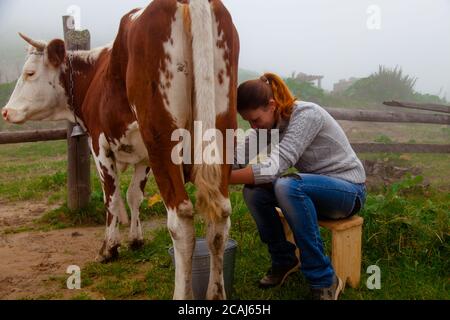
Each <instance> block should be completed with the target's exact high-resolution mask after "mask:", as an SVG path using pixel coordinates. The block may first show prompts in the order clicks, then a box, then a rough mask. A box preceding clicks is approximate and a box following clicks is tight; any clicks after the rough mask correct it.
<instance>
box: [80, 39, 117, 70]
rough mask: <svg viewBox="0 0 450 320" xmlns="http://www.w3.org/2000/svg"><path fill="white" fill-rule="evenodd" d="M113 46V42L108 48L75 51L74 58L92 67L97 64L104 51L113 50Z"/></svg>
mask: <svg viewBox="0 0 450 320" xmlns="http://www.w3.org/2000/svg"><path fill="white" fill-rule="evenodd" d="M112 46H113V42H111V43H109V44H107V45H106V46H103V47H98V48H94V49H92V50H80V51H73V52H72V54H73V55H74V57H76V58H78V59H80V60H81V61H83V62H85V63H88V64H91V65H92V64H95V63H96V62H97V60H98V58H99V57H100V54H101V53H102V52H103V51H104V50H111V49H112Z"/></svg>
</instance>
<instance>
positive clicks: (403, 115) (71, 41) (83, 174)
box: [0, 16, 450, 210]
mask: <svg viewBox="0 0 450 320" xmlns="http://www.w3.org/2000/svg"><path fill="white" fill-rule="evenodd" d="M72 22H73V18H72V17H70V16H64V17H63V26H64V39H65V41H66V46H67V49H68V50H88V49H89V48H90V35H89V31H87V30H85V31H75V30H73V29H72V28H70V25H71V24H72ZM384 104H385V105H387V106H392V107H401V108H409V109H417V110H427V111H434V112H439V113H445V114H437V113H435V114H430V113H414V112H381V111H367V110H349V109H336V108H326V109H327V110H328V112H329V113H330V114H331V115H332V116H333V117H334V118H335V119H336V120H346V121H364V122H385V123H421V124H436V125H450V116H449V115H447V114H448V113H450V106H443V105H436V104H417V103H407V102H398V101H392V102H385V103H384ZM72 128H73V125H72V124H68V128H67V129H59V130H40V131H27V132H1V133H0V145H2V144H14V143H27V142H37V141H56V140H67V142H68V153H67V154H68V205H69V208H70V209H72V210H77V209H81V208H84V207H85V206H86V205H87V204H88V203H89V201H90V194H91V185H90V151H89V147H88V143H87V137H86V136H84V137H77V138H71V137H70V134H71V132H72ZM352 146H353V148H354V149H355V151H356V152H358V153H383V152H386V153H450V144H445V145H434V144H382V143H353V144H352Z"/></svg>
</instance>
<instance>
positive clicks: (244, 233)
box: [0, 142, 450, 300]
mask: <svg viewBox="0 0 450 320" xmlns="http://www.w3.org/2000/svg"><path fill="white" fill-rule="evenodd" d="M360 156H361V158H364V159H373V160H376V159H382V160H386V161H389V162H393V163H395V164H397V165H399V166H420V167H421V169H422V175H423V176H424V177H426V183H424V182H421V179H420V178H417V180H416V179H414V178H409V179H406V180H405V181H403V182H401V183H397V184H394V185H390V186H387V187H380V188H378V189H377V190H372V191H371V194H370V196H369V197H368V201H367V205H366V208H365V210H364V212H362V214H361V215H362V216H363V217H364V218H365V228H364V235H363V237H364V241H363V270H362V271H363V272H362V282H361V287H360V288H358V289H347V290H346V291H345V293H344V295H343V296H342V299H450V292H449V287H448V285H449V283H448V279H449V275H450V274H449V272H448V270H450V265H449V261H450V256H449V228H448V226H449V225H450V223H449V222H450V221H449V219H450V217H449V210H448V208H450V196H449V191H450V187H449V184H448V179H449V176H448V173H449V172H450V161H449V160H450V156H449V155H431V154H425V155H401V154H362V155H360ZM0 161H2V163H3V164H4V165H3V166H2V167H0V181H1V184H0V200H2V201H7V202H13V201H25V200H39V199H40V200H45V199H49V200H50V201H55V199H58V201H61V202H62V203H63V202H64V199H65V192H66V191H65V183H66V176H65V174H64V172H65V170H64V169H65V165H66V162H65V143H64V142H49V143H36V144H27V145H16V146H1V147H0ZM92 169H93V171H92V185H93V190H94V191H93V196H92V203H91V206H90V207H89V208H88V209H87V210H85V211H80V212H76V213H74V212H70V210H68V209H67V207H66V206H65V205H62V206H61V207H60V208H58V209H57V210H54V211H51V212H48V213H47V214H46V215H45V216H44V217H43V218H42V219H41V220H40V221H39V222H38V225H39V226H40V228H42V230H44V231H45V230H48V229H54V228H56V229H58V228H66V227H70V226H75V225H77V226H78V225H96V224H103V223H104V207H103V204H102V194H101V192H100V184H99V181H98V178H97V175H96V173H95V171H94V168H92ZM130 179H131V171H127V172H126V174H125V175H124V176H123V178H122V193H123V194H125V190H126V187H127V185H128V183H129V181H130ZM231 190H232V193H231V201H232V204H233V216H232V228H231V238H233V239H235V240H236V241H237V242H238V243H239V248H238V254H237V261H236V272H235V292H234V294H233V297H232V298H233V299H261V300H266V299H288V300H290V299H294V300H297V299H307V298H308V297H309V293H308V287H307V283H306V281H305V279H304V278H303V276H302V275H301V274H296V275H293V276H292V277H291V278H290V279H289V281H288V282H287V283H286V285H285V286H284V287H283V288H279V289H271V290H267V291H263V290H260V289H259V288H258V286H257V281H258V280H259V279H260V278H261V277H262V276H263V274H264V273H265V271H266V270H267V268H268V266H269V264H270V259H269V255H268V252H267V250H266V248H265V247H264V245H263V244H262V243H261V241H260V239H259V235H258V232H257V230H256V226H255V224H254V222H253V220H252V218H251V217H250V215H249V214H248V209H247V207H246V206H245V204H244V202H243V199H242V195H241V189H240V188H239V187H233V188H231ZM188 191H189V193H190V195H191V196H193V193H194V189H193V187H192V186H189V187H188ZM156 192H157V188H156V185H155V183H154V181H153V180H151V181H150V182H149V184H148V186H147V189H146V194H147V196H151V195H153V194H155V193H156ZM52 199H53V200H52ZM141 209H142V210H141V211H142V212H143V216H144V220H145V219H151V218H153V217H155V216H158V217H160V216H162V215H164V214H165V209H164V206H163V205H162V204H157V205H155V206H148V203H147V202H144V203H143V205H142V208H141ZM29 230H30V229H29V227H25V228H22V229H20V228H19V229H18V230H13V231H11V232H25V231H29ZM196 230H197V231H196V232H197V235H198V236H202V235H204V232H205V226H204V225H203V224H202V222H201V219H197V220H196ZM323 236H324V239H325V246H326V248H327V250H329V248H330V235H329V233H328V232H327V231H326V230H323ZM146 239H152V240H151V241H148V242H147V243H146V244H145V246H144V248H143V249H142V250H140V251H138V252H132V251H129V250H127V249H123V250H122V251H121V259H120V260H119V261H118V262H114V263H111V264H108V265H101V264H97V263H90V264H88V265H87V266H86V267H85V268H84V269H83V270H82V281H83V282H82V289H83V291H82V292H80V293H78V294H77V295H75V296H73V297H72V299H75V300H88V299H97V298H98V297H104V298H106V299H156V300H161V299H164V300H165V299H171V297H172V293H173V283H174V267H173V264H172V262H171V258H170V256H169V254H168V249H169V248H170V246H171V240H170V237H169V234H168V232H167V230H166V229H165V228H162V229H160V230H157V231H155V232H152V233H151V234H149V233H147V234H146ZM328 252H329V251H328ZM255 261H256V262H257V263H255ZM371 265H378V266H379V267H380V268H381V272H382V289H381V290H374V291H371V290H368V289H367V288H366V286H365V281H366V279H367V277H368V276H369V275H368V274H366V273H365V271H366V269H367V268H368V267H369V266H371ZM64 279H66V278H65V277H64V276H61V279H59V278H58V277H56V278H55V279H54V281H58V282H61V290H63V287H64V286H63V285H64V283H63V282H64V281H63V280H64ZM58 297H60V295H58V294H52V295H48V296H45V297H44V296H42V297H40V298H41V299H44V298H48V299H57V298H58Z"/></svg>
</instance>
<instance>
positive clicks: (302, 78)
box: [292, 72, 325, 89]
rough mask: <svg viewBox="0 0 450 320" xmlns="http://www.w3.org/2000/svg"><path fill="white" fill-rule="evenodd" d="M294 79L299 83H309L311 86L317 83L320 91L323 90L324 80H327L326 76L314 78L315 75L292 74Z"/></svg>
mask: <svg viewBox="0 0 450 320" xmlns="http://www.w3.org/2000/svg"><path fill="white" fill-rule="evenodd" d="M292 78H293V79H294V80H297V81H299V82H309V83H311V84H315V81H317V87H318V88H319V89H322V80H323V78H325V77H324V76H314V75H309V74H306V73H303V72H300V73H298V74H297V75H296V74H295V72H294V73H293V74H292Z"/></svg>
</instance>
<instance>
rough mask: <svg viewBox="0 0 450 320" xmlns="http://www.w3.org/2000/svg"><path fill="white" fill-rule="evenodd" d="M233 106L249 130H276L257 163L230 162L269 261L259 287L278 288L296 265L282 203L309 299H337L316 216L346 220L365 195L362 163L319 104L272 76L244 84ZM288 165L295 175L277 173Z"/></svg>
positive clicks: (338, 285) (336, 285)
mask: <svg viewBox="0 0 450 320" xmlns="http://www.w3.org/2000/svg"><path fill="white" fill-rule="evenodd" d="M238 111H239V113H240V115H241V116H242V117H243V118H244V120H246V121H248V122H249V123H250V125H251V127H252V128H253V129H255V131H253V134H254V135H255V133H256V132H257V131H258V129H269V130H270V129H278V130H279V131H278V132H279V141H280V142H279V144H278V147H279V149H278V151H279V152H277V153H275V152H274V153H272V154H271V155H270V157H269V159H267V160H266V161H263V162H262V163H258V164H255V165H250V166H247V167H245V168H242V167H239V166H235V170H234V171H233V173H232V176H231V184H245V185H246V187H245V188H244V199H245V202H246V204H247V206H248V208H249V210H250V212H251V214H252V216H253V218H254V220H255V222H256V224H257V227H258V230H259V233H260V237H261V240H262V241H263V242H264V243H265V244H267V245H268V249H269V252H270V255H271V258H272V267H271V268H270V269H269V272H268V273H267V274H266V276H265V277H264V278H263V279H261V280H260V286H261V287H263V288H267V287H273V286H279V285H282V284H283V282H284V281H285V279H286V278H287V276H288V275H290V274H291V273H293V272H295V271H297V270H298V269H299V267H300V263H299V261H298V259H297V257H296V254H295V250H296V247H295V246H294V245H292V244H291V243H290V242H288V241H286V238H285V234H284V232H283V226H282V223H281V220H280V218H279V216H278V214H277V211H276V208H280V209H281V210H282V211H283V214H284V216H285V218H286V220H287V222H288V223H289V225H290V227H291V229H292V231H293V233H294V238H295V242H296V245H297V247H298V248H299V249H300V259H301V270H302V272H303V274H304V276H305V277H306V279H307V280H308V282H309V284H310V287H311V291H312V297H313V299H320V300H337V299H338V297H339V294H340V292H341V291H342V289H343V286H344V284H343V282H342V280H341V279H339V278H338V277H337V276H336V274H335V272H334V270H333V267H332V265H331V262H330V259H329V258H328V257H326V256H325V254H324V250H323V243H322V240H321V237H320V231H319V226H318V219H344V218H348V217H350V216H352V215H354V214H356V213H357V212H359V211H360V210H361V208H362V207H363V205H364V203H365V199H366V187H365V182H366V175H365V171H364V168H363V165H362V164H361V161H360V160H359V159H358V157H357V156H356V154H355V152H354V151H353V149H352V147H351V146H350V143H349V141H348V138H347V137H346V135H345V133H344V131H343V130H342V128H341V127H340V126H339V124H338V123H337V122H336V120H334V119H333V118H332V117H331V116H330V115H329V114H328V113H327V111H325V110H324V109H323V108H321V107H320V106H318V105H317V104H314V103H309V102H300V101H296V99H295V98H294V96H293V95H292V93H291V92H290V91H289V89H288V87H287V86H286V84H285V83H284V82H283V80H282V79H281V78H280V77H278V76H277V75H275V74H270V73H268V74H265V75H264V76H262V77H261V78H260V79H257V80H251V81H247V82H245V83H243V84H242V85H241V86H240V87H239V89H238ZM256 139H260V138H258V137H257V138H256ZM246 144H247V145H248V144H249V139H247V140H246ZM275 158H276V159H275ZM247 161H248V159H247V160H246V163H248V162H247ZM273 163H276V164H277V166H276V170H275V171H273V170H272V172H271V173H270V174H267V173H266V171H268V170H264V169H267V167H268V166H269V164H273ZM291 168H296V169H298V171H299V172H301V173H299V174H290V175H286V176H283V174H285V173H286V172H287V171H288V170H289V169H291Z"/></svg>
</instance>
